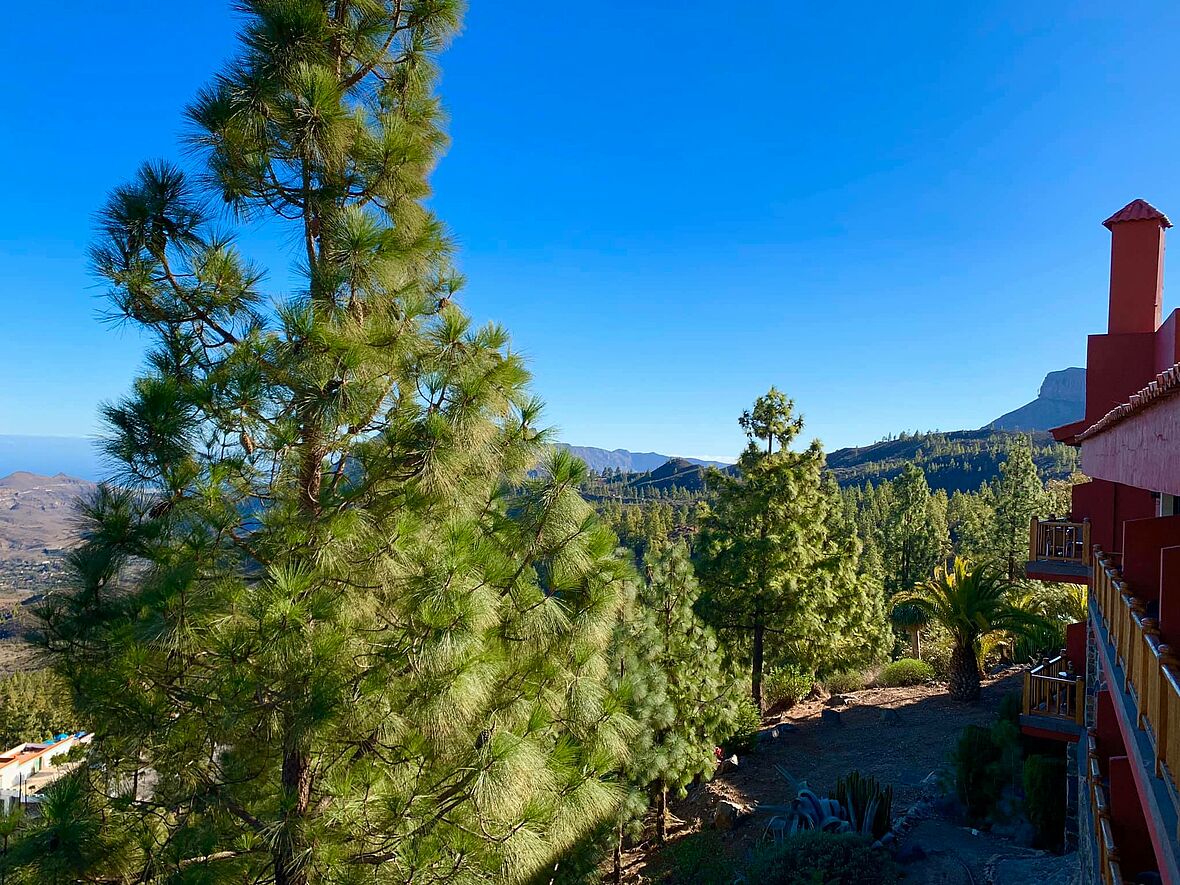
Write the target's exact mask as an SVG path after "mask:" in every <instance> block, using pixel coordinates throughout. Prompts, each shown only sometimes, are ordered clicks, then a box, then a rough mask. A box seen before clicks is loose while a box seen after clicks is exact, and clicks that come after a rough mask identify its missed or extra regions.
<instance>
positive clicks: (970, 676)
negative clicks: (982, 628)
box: [950, 643, 979, 704]
mask: <svg viewBox="0 0 1180 885" xmlns="http://www.w3.org/2000/svg"><path fill="white" fill-rule="evenodd" d="M950 695H951V697H952V698H954V699H955V700H956V701H965V702H966V703H970V704H973V703H975V702H976V701H978V700H979V662H978V661H977V660H976V659H975V649H974V648H972V647H971V646H970V645H967V646H965V647H964V646H963V645H960V644H959V643H955V648H954V651H952V652H951V681H950Z"/></svg>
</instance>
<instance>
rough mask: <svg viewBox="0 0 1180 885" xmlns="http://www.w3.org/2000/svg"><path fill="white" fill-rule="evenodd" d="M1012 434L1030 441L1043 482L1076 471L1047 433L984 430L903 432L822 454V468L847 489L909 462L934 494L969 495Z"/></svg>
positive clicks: (994, 473) (993, 468)
mask: <svg viewBox="0 0 1180 885" xmlns="http://www.w3.org/2000/svg"><path fill="white" fill-rule="evenodd" d="M1018 436H1028V437H1029V438H1030V441H1031V443H1032V454H1033V462H1034V463H1035V464H1036V465H1037V470H1038V471H1039V472H1040V474H1041V476H1042V477H1043V478H1044V480H1045V481H1049V480H1054V479H1067V478H1069V476H1070V475H1071V474H1072V473H1074V472H1075V471H1076V470H1077V469H1078V457H1077V452H1076V451H1075V450H1074V449H1071V448H1069V447H1068V446H1064V445H1061V444H1060V443H1058V442H1056V441H1055V440H1054V439H1053V437H1052V436H1050V435H1049V434H1048V433H1044V432H1037V433H1031V434H1019V433H1013V432H1009V431H1003V430H987V429H984V430H958V431H953V432H950V433H940V432H938V431H933V432H930V433H914V434H909V433H903V434H901V435H900V436H897V437H892V438H886V439H883V440H881V441H880V442H877V443H873V444H872V445H870V446H860V447H857V448H851V449H838V450H836V451H834V452H832V453H831V454H829V455H828V470H829V471H831V473H832V475H833V476H834V477H835V478H836V481H837V482H839V483H840V485H841V486H845V487H848V486H857V485H863V484H864V483H866V482H872V483H874V484H876V483H880V482H881V481H882V480H891V479H894V478H896V477H897V476H899V475H900V474H901V472H902V471H903V470H904V469H905V467H906V465H907V464H914V465H916V466H918V467H920V468H922V471H923V472H924V473H925V474H926V481H927V482H928V483H929V484H930V488H932V489H934V490H940V489H941V490H943V491H946V492H948V493H950V492H966V491H974V490H976V489H978V488H979V487H980V486H981V485H982V484H983V483H985V482H991V481H993V480H995V479H996V478H997V477H998V476H999V475H1000V465H1001V464H1002V463H1003V462H1004V459H1005V457H1006V456H1007V452H1008V449H1009V447H1010V446H1011V444H1012V441H1013V440H1014V439H1015V438H1016V437H1018Z"/></svg>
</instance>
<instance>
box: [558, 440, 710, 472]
mask: <svg viewBox="0 0 1180 885" xmlns="http://www.w3.org/2000/svg"><path fill="white" fill-rule="evenodd" d="M556 445H557V447H558V448H560V449H565V450H566V451H568V452H569V453H570V454H571V455H574V456H576V457H578V458H581V459H582V460H583V461H585V462H586V466H587V467H589V468H590V469H591V470H593V471H594V472H595V473H602V472H603V471H604V470H615V469H618V470H621V471H623V472H624V473H650V472H651V471H653V470H657V469H659V468H660V467H663V466H664V465H665V464H667V463H668V462H669V461H676V462H683V463H684V464H688V465H695V466H698V467H726V466H727V465H726V464H725V463H724V462H722V461H703V460H701V459H700V458H685V457H681V456H678V455H661V454H659V453H658V452H631V451H628V450H627V449H598V448H595V447H594V446H572V445H570V444H569V443H557V444H556Z"/></svg>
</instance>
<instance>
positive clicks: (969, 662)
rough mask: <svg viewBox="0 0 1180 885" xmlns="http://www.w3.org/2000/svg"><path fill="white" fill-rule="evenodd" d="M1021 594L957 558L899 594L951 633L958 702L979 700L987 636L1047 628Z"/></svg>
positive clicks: (953, 682) (899, 599)
mask: <svg viewBox="0 0 1180 885" xmlns="http://www.w3.org/2000/svg"><path fill="white" fill-rule="evenodd" d="M1016 592H1017V591H1016V588H1015V587H1014V586H1013V585H1012V584H1011V583H1009V582H1008V581H1006V580H1005V579H1004V578H1003V577H1002V576H1000V575H998V574H997V573H996V572H994V571H992V570H991V569H990V568H988V567H987V566H983V565H979V566H974V567H972V566H971V565H970V564H969V563H968V562H967V560H965V559H963V558H961V557H956V558H955V561H954V564H953V565H952V567H951V568H950V569H944V568H939V569H938V570H937V571H936V572H935V574H934V577H933V578H932V579H930V580H928V581H926V582H925V583H923V584H919V585H918V586H917V587H915V588H914V589H913V590H911V591H908V592H904V593H899V594H898V595H897V596H896V597H895V601H896V602H897V603H899V604H902V605H909V606H913V607H914V608H915V609H916V610H918V611H919V612H920V613H921V615H922V616H923V617H924V618H925V620H926V621H927V622H937V623H939V624H941V625H942V626H943V627H945V628H946V630H947V631H948V632H949V633H950V634H951V639H952V642H953V643H954V646H953V648H952V650H951V676H950V694H951V697H953V698H955V699H956V700H960V701H967V702H971V703H974V702H975V701H977V700H979V684H980V679H981V674H980V671H979V650H980V641H981V640H982V639H983V638H984V637H985V636H987V635H989V634H992V633H1007V634H1010V635H1015V636H1021V635H1026V634H1028V633H1030V632H1033V631H1036V630H1038V629H1039V628H1042V627H1043V626H1044V625H1043V621H1042V619H1041V618H1040V617H1039V616H1038V615H1036V614H1033V613H1031V612H1028V611H1026V610H1025V609H1023V608H1021V607H1020V606H1019V604H1018V602H1017V597H1016Z"/></svg>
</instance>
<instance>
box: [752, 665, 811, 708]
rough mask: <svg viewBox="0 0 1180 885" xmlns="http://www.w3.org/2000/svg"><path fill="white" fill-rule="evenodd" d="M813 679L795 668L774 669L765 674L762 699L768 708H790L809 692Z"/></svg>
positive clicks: (808, 674)
mask: <svg viewBox="0 0 1180 885" xmlns="http://www.w3.org/2000/svg"><path fill="white" fill-rule="evenodd" d="M814 684H815V677H814V675H813V674H811V673H807V672H805V671H803V670H800V669H798V668H796V667H775V668H774V669H773V670H771V671H770V672H769V673H767V674H766V682H765V683H764V684H763V689H762V690H763V697H764V698H765V700H766V704H767V705H768V706H769V707H779V706H782V707H792V706H794V705H795V704H797V703H799V702H800V701H801V700H803V699H804V698H805V697H807V695H808V694H809V693H810V692H811V688H812V686H813V685H814Z"/></svg>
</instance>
